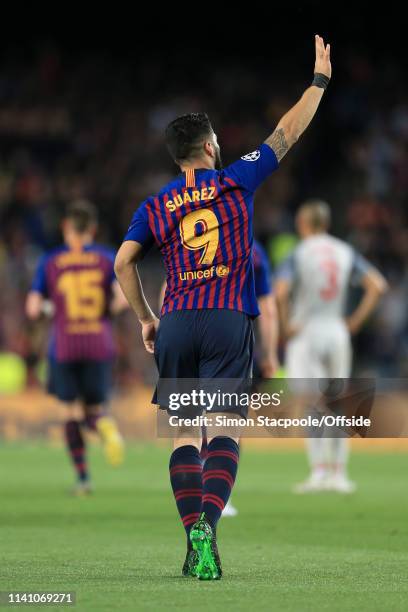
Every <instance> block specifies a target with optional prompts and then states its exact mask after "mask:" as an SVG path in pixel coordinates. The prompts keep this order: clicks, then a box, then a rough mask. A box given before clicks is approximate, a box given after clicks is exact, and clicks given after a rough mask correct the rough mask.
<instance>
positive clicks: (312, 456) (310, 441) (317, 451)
mask: <svg viewBox="0 0 408 612" xmlns="http://www.w3.org/2000/svg"><path fill="white" fill-rule="evenodd" d="M325 447H326V444H325V439H324V438H307V440H306V449H307V456H308V458H309V465H310V469H311V472H312V476H317V477H320V476H323V475H324V474H325V473H326V460H325V459H326V457H325Z"/></svg>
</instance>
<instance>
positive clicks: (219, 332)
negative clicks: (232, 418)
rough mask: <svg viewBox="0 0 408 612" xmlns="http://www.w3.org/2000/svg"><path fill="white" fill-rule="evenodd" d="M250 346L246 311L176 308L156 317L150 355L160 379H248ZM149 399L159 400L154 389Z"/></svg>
mask: <svg viewBox="0 0 408 612" xmlns="http://www.w3.org/2000/svg"><path fill="white" fill-rule="evenodd" d="M253 348H254V334H253V328H252V319H251V317H249V316H248V315H247V314H245V313H243V312H239V311H237V310H224V309H203V310H177V311H173V312H170V313H168V314H166V315H164V316H163V317H162V319H161V320H160V325H159V329H158V331H157V336H156V340H155V351H154V356H155V360H156V364H157V369H158V371H159V378H161V379H163V378H164V379H180V378H189V379H213V378H224V379H241V380H242V379H246V380H248V379H250V378H251V376H252V359H253ZM152 401H153V403H156V404H157V403H159V402H158V401H157V390H156V393H155V395H154V397H153V400H152ZM163 407H165V406H163ZM235 412H236V411H235Z"/></svg>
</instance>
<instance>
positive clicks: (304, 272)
mask: <svg viewBox="0 0 408 612" xmlns="http://www.w3.org/2000/svg"><path fill="white" fill-rule="evenodd" d="M329 225H330V208H329V206H328V205H327V204H326V203H325V202H323V201H320V200H310V201H307V202H305V203H304V204H303V205H302V206H301V207H300V209H299V211H298V213H297V216H296V227H297V231H298V233H299V236H300V238H301V240H300V242H299V244H298V246H297V247H296V248H295V250H294V252H293V253H292V254H291V256H290V257H289V258H288V259H287V260H286V261H285V262H284V264H283V265H282V266H281V268H280V270H279V271H278V279H277V281H276V285H275V291H276V297H277V300H278V306H279V312H280V317H281V325H282V330H283V333H284V335H285V337H286V339H287V345H286V363H285V366H286V370H287V376H288V378H348V377H349V376H350V373H351V361H352V352H351V341H350V335H353V334H356V333H357V332H358V331H359V329H360V328H361V326H362V325H363V323H364V322H365V321H366V319H367V318H368V317H369V316H370V314H371V313H372V311H373V310H374V308H375V306H376V305H377V302H378V300H379V299H380V296H381V295H382V294H383V293H384V292H385V291H386V289H387V283H386V281H385V279H384V277H383V276H382V275H381V274H380V272H379V271H378V270H377V269H376V268H374V267H373V266H372V265H371V264H369V263H368V261H367V260H366V259H364V258H363V257H362V256H361V255H359V254H358V253H357V252H356V251H355V250H354V249H353V248H352V247H351V246H350V245H348V244H347V243H345V242H343V241H341V240H339V239H337V238H335V237H334V236H331V235H329V234H328V233H327V232H328V228H329ZM350 285H360V286H361V288H362V289H363V293H362V298H361V300H360V302H359V304H358V305H357V307H356V308H355V310H354V311H353V312H352V314H351V315H350V316H349V317H347V318H345V307H346V300H347V294H348V290H349V287H350ZM322 433H323V432H321V431H320V432H316V434H315V435H319V437H313V433H312V434H311V437H310V438H308V439H307V450H308V457H309V462H310V469H311V473H310V476H309V478H308V479H307V480H306V481H305V482H303V483H301V484H299V485H297V486H296V487H295V491H296V492H297V493H307V492H313V491H321V490H332V491H338V492H341V493H351V492H352V491H354V489H355V485H354V483H352V482H351V481H350V480H349V479H348V477H347V471H346V467H347V458H348V440H347V438H346V437H345V435H344V437H342V436H341V433H340V432H339V431H338V430H337V431H336V434H337V435H338V436H340V437H335V438H328V437H325V435H324V434H323V436H322ZM320 436H322V437H320ZM326 436H327V433H326Z"/></svg>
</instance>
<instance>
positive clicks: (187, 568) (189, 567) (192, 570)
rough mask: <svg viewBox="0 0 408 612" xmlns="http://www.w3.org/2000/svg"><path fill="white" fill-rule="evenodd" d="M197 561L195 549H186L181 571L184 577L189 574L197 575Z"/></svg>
mask: <svg viewBox="0 0 408 612" xmlns="http://www.w3.org/2000/svg"><path fill="white" fill-rule="evenodd" d="M197 563H198V555H197V553H196V551H195V550H188V551H187V554H186V560H185V561H184V565H183V569H182V570H181V573H182V574H183V576H185V577H186V578H187V577H189V576H197V571H196V568H197Z"/></svg>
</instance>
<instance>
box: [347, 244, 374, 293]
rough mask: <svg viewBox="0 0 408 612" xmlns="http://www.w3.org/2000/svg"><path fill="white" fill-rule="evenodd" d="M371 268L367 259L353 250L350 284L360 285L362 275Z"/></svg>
mask: <svg viewBox="0 0 408 612" xmlns="http://www.w3.org/2000/svg"><path fill="white" fill-rule="evenodd" d="M372 269H373V266H372V265H371V264H370V263H369V262H368V261H367V259H366V258H365V257H363V256H362V255H360V253H357V251H355V252H354V256H353V263H352V267H351V276H350V282H351V284H352V285H354V286H356V287H358V286H359V285H361V282H362V280H363V278H364V276H365V275H366V274H367V273H368V272H370V270H372Z"/></svg>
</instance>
